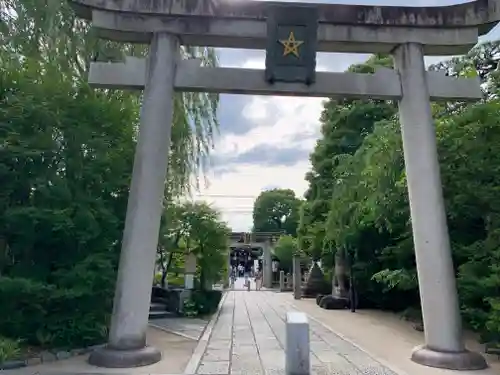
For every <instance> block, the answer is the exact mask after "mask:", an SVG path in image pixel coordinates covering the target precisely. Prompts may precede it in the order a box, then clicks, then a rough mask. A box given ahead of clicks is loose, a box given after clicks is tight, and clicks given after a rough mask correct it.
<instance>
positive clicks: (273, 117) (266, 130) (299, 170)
mask: <svg viewBox="0 0 500 375" xmlns="http://www.w3.org/2000/svg"><path fill="white" fill-rule="evenodd" d="M263 1H266V0H263ZM310 2H325V3H335V2H337V1H329V0H324V1H318V0H311V1H310ZM338 2H339V3H360V2H362V3H364V4H377V5H381V4H383V5H403V4H404V3H403V2H402V1H394V0H385V1H377V0H365V1H357V0H356V1H355V0H352V1H351V0H339V1H338ZM459 2H464V1H454V0H439V1H437V0H416V1H414V2H413V3H412V5H413V6H425V5H427V6H432V5H448V4H452V3H459ZM497 35H498V32H493V33H490V35H489V36H488V39H492V38H494V37H496V36H497ZM483 40H484V39H483ZM229 55H230V56H231V58H227V57H225V56H229ZM245 57H246V58H245ZM367 57H368V56H367V55H361V54H358V55H356V54H324V53H321V54H318V66H317V70H318V71H343V70H345V69H346V68H348V67H349V66H350V65H352V64H356V63H361V62H363V61H365V60H366V58H367ZM440 59H442V58H433V57H430V58H427V63H428V64H430V63H435V62H437V61H438V60H440ZM264 62H265V53H264V52H263V51H259V52H257V51H244V50H241V51H237V50H232V51H231V52H230V53H229V52H228V50H225V51H224V50H223V51H222V52H221V65H222V66H229V67H241V68H247V69H263V68H264ZM222 100H225V99H224V97H223V98H222ZM321 110H322V99H318V98H298V97H264V96H251V97H248V102H247V104H246V105H245V106H244V108H243V110H242V112H241V116H242V117H241V118H242V119H245V120H247V121H248V122H251V123H252V124H253V125H254V126H253V128H252V129H250V130H249V131H248V132H247V133H245V134H242V135H235V134H231V133H226V134H222V135H221V137H220V138H219V139H218V140H217V142H216V149H215V154H217V155H221V154H228V153H229V154H233V155H237V154H241V153H243V152H245V151H248V150H250V149H252V148H254V147H256V146H258V145H268V146H273V147H289V146H294V147H297V149H299V148H300V149H305V150H308V151H311V150H312V149H313V147H314V144H315V139H313V138H304V139H302V140H301V139H300V138H299V137H298V136H299V135H300V134H303V133H309V134H319V129H320V123H319V116H320V114H321ZM232 120H233V121H238V119H237V118H235V119H232ZM230 127H231V124H228V126H225V128H226V129H227V128H230ZM298 138H299V139H298ZM231 167H233V165H231ZM234 167H235V170H234V171H233V172H230V173H226V174H223V175H221V176H214V175H209V176H208V179H209V181H210V184H209V186H208V187H205V188H203V189H201V192H200V193H201V194H202V195H200V196H198V197H196V198H197V199H204V200H206V201H208V202H210V203H213V204H214V205H215V206H216V207H217V208H219V209H220V210H221V211H222V213H223V217H224V219H225V220H227V221H228V222H229V224H230V226H231V227H232V229H233V230H234V231H248V230H250V229H251V226H252V206H253V201H254V199H255V198H256V197H257V196H258V194H259V193H260V192H261V191H262V190H263V189H264V188H265V187H267V186H278V187H283V188H290V189H293V190H294V191H295V192H296V193H297V194H298V195H299V196H301V195H302V194H303V193H304V192H305V190H306V189H307V182H306V181H304V175H305V173H306V172H307V171H308V170H309V168H310V164H309V161H308V160H307V159H305V160H302V161H300V162H298V163H297V164H296V165H294V166H291V167H269V166H263V165H249V164H239V165H235V166H234Z"/></svg>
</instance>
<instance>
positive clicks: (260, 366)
mask: <svg viewBox="0 0 500 375" xmlns="http://www.w3.org/2000/svg"><path fill="white" fill-rule="evenodd" d="M228 293H229V294H228V296H227V298H226V300H225V302H224V305H223V307H222V310H221V314H220V316H219V319H218V321H217V322H216V324H215V326H214V328H213V330H212V335H211V336H210V339H209V341H208V345H207V348H206V350H205V353H204V355H203V357H202V358H201V361H200V364H199V366H198V368H197V371H196V373H197V374H205V375H210V374H235V375H247V374H248V375H264V374H265V375H268V374H269V375H275V374H276V375H279V374H284V371H285V352H284V349H283V348H284V346H285V329H286V327H285V321H286V313H287V312H288V311H291V310H292V308H291V307H290V305H289V303H288V302H286V301H285V299H284V298H282V297H281V296H280V294H279V293H275V292H269V291H262V292H255V291H252V292H246V291H232V292H228ZM309 326H310V342H311V366H312V373H313V374H316V375H344V374H345V375H348V374H349V375H355V374H363V375H395V373H394V372H393V371H392V370H390V369H388V368H387V367H385V366H384V365H382V364H381V363H379V362H377V361H376V360H374V359H373V358H372V357H370V356H369V355H368V354H367V353H365V352H364V351H362V350H360V349H358V348H357V347H355V346H354V345H352V344H351V343H349V342H347V341H345V340H344V339H342V338H341V337H339V336H338V335H336V334H335V333H333V332H332V331H330V330H329V329H327V328H326V327H324V326H323V325H321V324H320V323H318V322H316V321H314V320H312V319H310V320H309ZM382 342H383V338H381V344H382Z"/></svg>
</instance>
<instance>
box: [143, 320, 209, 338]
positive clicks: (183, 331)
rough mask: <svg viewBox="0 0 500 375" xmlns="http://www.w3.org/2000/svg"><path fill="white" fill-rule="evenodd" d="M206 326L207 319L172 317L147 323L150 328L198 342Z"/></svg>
mask: <svg viewBox="0 0 500 375" xmlns="http://www.w3.org/2000/svg"><path fill="white" fill-rule="evenodd" d="M207 324H208V320H207V319H193V318H182V317H173V318H165V319H153V320H150V321H149V325H150V326H151V327H155V328H158V329H161V330H164V331H167V332H170V333H175V334H176V335H180V336H183V337H185V338H188V339H191V340H194V341H198V340H199V339H200V337H201V335H202V334H203V331H204V330H205V327H206V326H207Z"/></svg>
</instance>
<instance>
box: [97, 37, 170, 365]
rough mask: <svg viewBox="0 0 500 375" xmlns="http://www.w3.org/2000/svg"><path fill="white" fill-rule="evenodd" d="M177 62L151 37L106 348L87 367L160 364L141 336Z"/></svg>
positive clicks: (164, 41) (165, 42)
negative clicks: (91, 365) (90, 365)
mask: <svg viewBox="0 0 500 375" xmlns="http://www.w3.org/2000/svg"><path fill="white" fill-rule="evenodd" d="M178 56H179V44H178V40H177V38H176V37H175V36H172V35H168V34H166V33H160V34H155V35H153V37H152V41H151V45H150V49H149V56H148V68H147V73H146V74H147V77H146V86H145V89H144V97H143V103H142V108H141V124H140V130H139V136H138V141H137V149H136V152H135V159H134V167H133V174H132V183H131V187H130V193H129V198H128V205H127V216H126V221H125V229H124V234H123V242H122V250H121V254H120V264H119V268H118V279H117V283H116V292H115V299H114V306H113V315H112V319H111V329H110V333H109V342H108V345H107V346H106V347H104V348H102V349H99V350H96V351H94V352H93V353H92V354H91V356H90V358H89V362H90V363H91V364H93V365H96V366H101V367H115V368H128V367H138V366H145V365H149V364H152V363H155V362H158V361H159V360H160V359H161V353H160V351H158V350H157V349H155V348H153V347H150V346H146V330H147V326H148V314H149V306H150V300H151V286H152V275H153V269H154V266H155V259H156V246H157V241H158V233H159V228H160V218H161V214H162V210H163V197H164V188H165V179H166V173H167V165H168V155H169V151H170V136H171V128H172V115H173V95H174V78H175V69H176V61H177V59H178ZM137 73H138V74H141V73H142V72H137Z"/></svg>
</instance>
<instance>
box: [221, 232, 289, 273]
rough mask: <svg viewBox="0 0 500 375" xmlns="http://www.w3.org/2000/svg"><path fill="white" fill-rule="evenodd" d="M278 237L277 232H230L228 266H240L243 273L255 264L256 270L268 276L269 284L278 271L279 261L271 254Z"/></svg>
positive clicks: (279, 234)
mask: <svg viewBox="0 0 500 375" xmlns="http://www.w3.org/2000/svg"><path fill="white" fill-rule="evenodd" d="M280 236H281V233H279V232H269V233H268V232H263V233H248V232H232V233H231V236H230V245H229V249H230V251H229V264H230V266H231V267H238V266H239V265H241V266H243V267H244V269H245V272H250V270H251V269H252V267H253V266H255V265H256V264H257V265H258V269H259V270H261V271H263V272H264V274H267V275H268V282H269V283H271V282H272V281H271V280H272V279H273V274H275V273H277V271H278V263H279V259H278V258H277V257H276V256H275V255H274V253H273V248H274V246H275V244H276V241H277V240H278V239H279V237H280ZM264 278H265V276H264Z"/></svg>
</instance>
